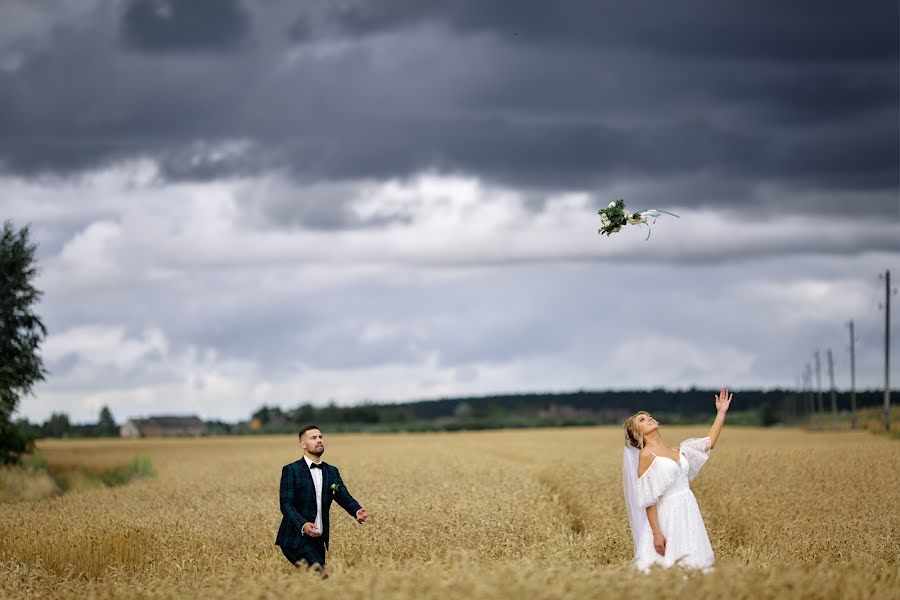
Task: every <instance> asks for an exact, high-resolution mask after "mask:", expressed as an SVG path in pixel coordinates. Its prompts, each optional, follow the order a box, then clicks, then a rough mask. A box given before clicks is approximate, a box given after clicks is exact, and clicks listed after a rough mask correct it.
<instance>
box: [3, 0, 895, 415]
mask: <svg viewBox="0 0 900 600" xmlns="http://www.w3.org/2000/svg"><path fill="white" fill-rule="evenodd" d="M898 10H900V9H898V5H897V3H896V2H886V1H884V0H858V1H856V2H844V1H832V0H815V1H812V0H808V1H796V2H784V1H783V0H779V1H776V0H753V1H750V0H739V1H734V2H720V1H714V0H696V1H690V2H679V3H676V2H671V1H668V2H667V1H663V0H650V1H647V2H640V3H637V2H633V1H626V0H618V1H613V2H596V1H575V0H572V1H567V2H564V3H559V2H557V3H527V2H521V1H520V0H516V1H513V0H479V1H468V2H462V1H456V0H443V1H441V2H428V1H423V0H380V1H378V2H371V1H363V0H308V1H304V2H296V1H295V0H264V1H252V2H251V1H249V0H246V1H243V2H241V1H239V0H183V1H176V0H77V1H73V0H69V1H63V0H3V2H2V4H0V218H4V219H5V218H9V219H12V220H13V222H14V224H16V225H20V226H21V225H27V224H30V225H31V227H32V235H33V238H34V239H35V241H37V242H38V243H39V244H40V248H39V257H40V266H41V275H40V278H39V281H38V284H39V287H40V288H41V289H43V291H44V298H43V301H42V304H41V305H40V307H39V310H40V313H41V315H42V316H43V318H44V321H45V323H46V325H47V327H48V329H49V336H48V338H47V340H46V342H45V344H44V346H43V354H44V359H45V362H46V366H47V368H48V369H49V371H50V374H49V376H48V378H47V381H46V382H45V383H43V384H41V385H40V386H38V387H37V389H36V394H35V396H33V397H29V398H26V399H25V400H24V401H23V402H22V404H21V406H20V411H19V413H20V415H23V416H26V417H28V418H30V419H32V420H43V419H45V418H46V417H47V416H48V415H49V414H50V413H51V412H54V411H65V412H67V413H69V414H70V415H71V416H72V418H73V419H75V420H77V421H88V420H95V419H96V417H97V413H98V412H99V409H100V407H101V406H103V405H108V406H109V407H110V408H111V409H112V411H113V414H114V416H115V417H116V418H117V419H118V420H119V421H122V420H124V419H125V418H127V417H131V416H140V415H151V414H160V413H196V414H199V415H201V416H202V417H205V418H222V419H227V420H235V419H243V418H246V417H247V416H248V415H249V414H250V413H251V412H252V411H253V410H254V409H255V408H257V407H259V406H260V405H262V404H269V405H272V404H275V405H281V406H283V407H293V406H296V405H297V404H300V403H304V402H312V403H315V404H324V403H326V402H328V401H330V400H334V401H335V402H337V403H339V404H350V403H355V402H360V401H364V400H375V401H391V400H401V399H420V398H434V397H441V396H449V395H461V394H487V393H494V392H526V391H568V390H575V389H604V388H615V389H623V388H653V387H660V386H663V387H674V388H683V387H688V386H692V385H697V386H719V385H730V386H733V387H735V388H738V389H740V388H760V387H763V388H770V387H774V386H793V385H796V384H797V379H798V377H799V374H800V373H801V371H802V370H803V367H804V365H805V364H806V363H807V362H810V361H811V360H812V352H813V351H814V350H815V349H817V348H818V349H821V350H822V352H823V364H824V351H825V350H826V349H827V348H832V349H833V351H834V356H835V367H836V379H837V384H838V385H839V386H840V387H847V386H849V368H848V364H849V355H848V352H847V346H848V342H849V339H848V330H847V326H846V323H847V321H848V320H850V319H855V321H856V326H857V337H858V342H857V352H858V357H857V358H858V360H857V366H858V374H857V382H858V385H859V386H860V387H871V388H874V387H877V386H879V385H881V383H882V381H883V370H884V364H883V353H882V343H883V337H882V336H883V323H884V313H883V312H880V311H879V303H880V302H882V301H883V299H884V287H883V284H882V283H881V282H880V281H879V279H878V275H879V273H880V272H882V271H883V270H884V269H888V268H891V269H893V270H894V272H895V274H896V275H895V276H896V278H897V279H900V199H898V197H900V175H898V167H900V150H898V147H900V144H898V137H900V117H898V109H900V100H898V97H900V91H898V69H900V64H898V23H900V15H898ZM619 197H621V198H624V199H625V200H626V203H627V205H628V206H629V207H630V208H632V209H640V208H657V209H664V210H669V211H671V212H674V213H677V214H678V215H680V216H681V218H680V219H675V218H672V217H664V218H662V219H660V220H659V222H657V223H656V225H655V227H654V228H653V231H652V236H651V237H650V239H649V240H648V241H645V240H644V237H645V235H646V231H645V230H641V229H639V228H637V227H630V228H627V229H626V230H624V231H622V232H620V233H618V234H616V235H614V236H612V237H611V238H606V237H603V238H601V237H600V236H598V235H597V229H598V228H599V227H600V223H599V217H598V216H597V210H598V209H599V208H602V207H604V206H606V204H607V203H608V202H610V201H611V200H614V199H616V198H619ZM897 321H898V319H896V318H895V319H894V322H895V323H896V322H897ZM898 329H900V328H898V327H897V326H895V327H894V339H895V340H896V339H897V336H896V332H897V330H898ZM895 345H896V344H895ZM898 351H900V349H898ZM898 364H900V363H898V362H897V361H896V360H895V361H893V365H894V369H893V378H894V381H895V382H900V372H898V369H897V368H896V366H897V365H898ZM823 381H824V382H825V383H826V384H827V374H825V373H824V372H823Z"/></svg>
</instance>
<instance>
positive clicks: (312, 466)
mask: <svg viewBox="0 0 900 600" xmlns="http://www.w3.org/2000/svg"><path fill="white" fill-rule="evenodd" d="M309 468H310V469H324V468H325V466H324V465H323V464H322V463H309Z"/></svg>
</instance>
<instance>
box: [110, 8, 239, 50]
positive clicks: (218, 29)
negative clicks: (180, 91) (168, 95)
mask: <svg viewBox="0 0 900 600" xmlns="http://www.w3.org/2000/svg"><path fill="white" fill-rule="evenodd" d="M121 27H122V28H121V36H122V37H121V39H122V42H123V44H124V45H125V46H126V47H127V48H131V49H135V50H141V51H146V52H184V51H188V52H191V51H223V50H233V49H235V48H236V47H238V46H239V45H240V44H241V43H243V42H244V41H245V40H246V38H247V35H248V33H249V31H250V15H249V13H248V12H247V11H246V10H245V9H244V6H243V3H242V2H241V1H240V0H130V1H129V2H128V3H127V5H126V7H125V10H124V11H123V15H122V26H121Z"/></svg>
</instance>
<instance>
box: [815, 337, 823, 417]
mask: <svg viewBox="0 0 900 600" xmlns="http://www.w3.org/2000/svg"><path fill="white" fill-rule="evenodd" d="M813 357H814V358H815V359H816V409H817V410H816V412H817V413H818V420H819V425H820V426H821V427H822V429H825V404H824V403H823V402H822V357H821V355H820V354H819V351H818V350H816V351H815V352H813Z"/></svg>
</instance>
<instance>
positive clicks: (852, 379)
mask: <svg viewBox="0 0 900 600" xmlns="http://www.w3.org/2000/svg"><path fill="white" fill-rule="evenodd" d="M848 325H849V326H850V429H856V334H855V333H854V332H853V319H850V323H848Z"/></svg>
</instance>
